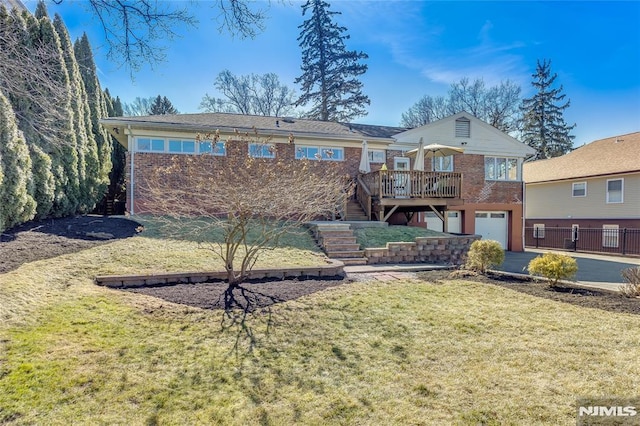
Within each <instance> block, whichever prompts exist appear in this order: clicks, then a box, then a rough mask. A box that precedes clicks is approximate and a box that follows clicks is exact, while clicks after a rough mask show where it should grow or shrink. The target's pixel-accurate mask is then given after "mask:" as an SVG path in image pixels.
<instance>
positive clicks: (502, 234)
mask: <svg viewBox="0 0 640 426" xmlns="http://www.w3.org/2000/svg"><path fill="white" fill-rule="evenodd" d="M507 218H508V214H507V212H476V232H475V233H476V234H479V235H482V239H483V240H496V241H497V242H499V243H500V245H502V248H503V249H505V250H506V249H507V233H508V226H507V223H508V222H507Z"/></svg>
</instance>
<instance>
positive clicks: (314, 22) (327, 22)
mask: <svg viewBox="0 0 640 426" xmlns="http://www.w3.org/2000/svg"><path fill="white" fill-rule="evenodd" d="M329 7H330V5H329V3H327V2H325V1H322V0H307V3H305V4H304V5H303V6H302V15H303V16H304V15H305V13H307V12H308V11H310V12H311V16H310V18H309V19H307V20H306V21H304V23H303V24H302V25H300V26H299V27H298V28H301V32H300V36H299V37H298V42H299V43H300V47H301V48H302V66H301V69H302V75H301V76H300V77H298V78H297V79H296V80H295V83H296V84H299V83H300V84H301V86H302V87H301V89H302V95H301V96H300V98H299V99H298V100H297V101H296V106H302V105H306V104H308V103H312V105H313V106H312V108H311V110H310V111H309V113H308V114H307V115H308V117H309V118H313V119H317V120H323V121H350V120H351V119H353V118H355V117H360V116H363V115H366V114H367V112H366V110H365V109H364V108H365V105H369V104H370V100H369V98H368V97H367V96H366V95H364V94H363V93H362V86H363V85H362V82H360V81H359V80H358V79H357V78H356V77H358V76H359V75H362V74H364V73H365V72H366V71H367V65H365V64H362V63H359V61H360V60H363V59H367V58H368V55H367V54H365V53H363V52H356V51H347V50H346V47H345V43H344V41H345V40H347V39H349V36H348V35H347V34H345V32H346V30H347V29H346V28H345V27H341V26H339V25H337V24H336V23H334V22H333V16H334V15H339V14H340V12H332V11H330V10H329Z"/></svg>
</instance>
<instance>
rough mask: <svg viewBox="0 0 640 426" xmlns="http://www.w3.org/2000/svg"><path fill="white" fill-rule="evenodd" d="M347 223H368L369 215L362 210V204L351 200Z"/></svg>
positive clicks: (348, 206)
mask: <svg viewBox="0 0 640 426" xmlns="http://www.w3.org/2000/svg"><path fill="white" fill-rule="evenodd" d="M345 220H347V221H368V220H369V218H368V217H367V214H366V213H365V212H364V210H362V207H361V206H360V203H359V202H357V201H355V200H349V202H348V203H347V217H346V218H345Z"/></svg>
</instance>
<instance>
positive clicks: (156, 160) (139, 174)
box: [126, 141, 362, 213]
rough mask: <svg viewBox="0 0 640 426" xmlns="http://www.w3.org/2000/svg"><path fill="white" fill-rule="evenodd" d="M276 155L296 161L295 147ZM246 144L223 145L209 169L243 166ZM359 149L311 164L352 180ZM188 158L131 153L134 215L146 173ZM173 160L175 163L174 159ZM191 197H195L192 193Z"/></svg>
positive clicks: (280, 149)
mask: <svg viewBox="0 0 640 426" xmlns="http://www.w3.org/2000/svg"><path fill="white" fill-rule="evenodd" d="M276 147H277V153H276V157H277V158H278V159H285V160H287V161H299V160H296V159H295V144H282V143H280V144H276ZM248 150H249V148H248V144H247V142H241V141H228V142H227V143H226V155H225V156H211V157H209V158H210V161H211V167H212V169H213V168H215V167H216V165H221V164H224V165H231V166H232V167H234V166H235V167H240V165H241V164H243V162H244V160H245V159H246V158H247V157H248ZM361 151H362V150H361V148H349V147H348V148H344V157H345V160H344V161H338V162H335V161H318V162H314V164H316V167H320V168H322V167H324V166H325V165H327V164H332V165H335V164H336V163H337V164H339V165H340V166H341V167H342V168H343V170H344V173H345V175H349V176H351V177H355V176H356V175H357V173H358V168H359V165H360V155H361ZM188 157H189V155H185V154H169V153H162V154H160V153H149V152H136V153H134V158H135V160H134V162H135V169H134V175H135V176H134V178H135V185H134V186H135V190H134V197H135V200H136V206H135V207H136V208H135V209H134V212H135V213H141V212H144V211H145V206H144V198H145V194H144V193H143V192H144V191H143V189H142V188H144V184H145V182H146V179H148V177H149V176H150V174H151V173H152V172H153V171H154V170H157V169H158V168H161V167H168V166H171V165H173V164H174V161H176V160H177V161H181V160H183V161H186V160H187V158H188ZM174 159H176V160H174ZM130 161H131V153H129V152H127V155H126V162H127V165H126V182H127V191H128V192H129V191H130V189H131V187H130V182H131V176H130V172H131V163H130ZM167 185H171V182H167ZM194 196H195V194H194ZM130 204H131V194H130V193H128V195H127V211H131V205H130Z"/></svg>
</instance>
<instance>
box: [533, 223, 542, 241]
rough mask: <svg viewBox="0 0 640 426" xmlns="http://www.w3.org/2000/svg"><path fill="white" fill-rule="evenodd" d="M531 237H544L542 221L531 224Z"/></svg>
mask: <svg viewBox="0 0 640 426" xmlns="http://www.w3.org/2000/svg"><path fill="white" fill-rule="evenodd" d="M533 238H544V223H534V224H533Z"/></svg>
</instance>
